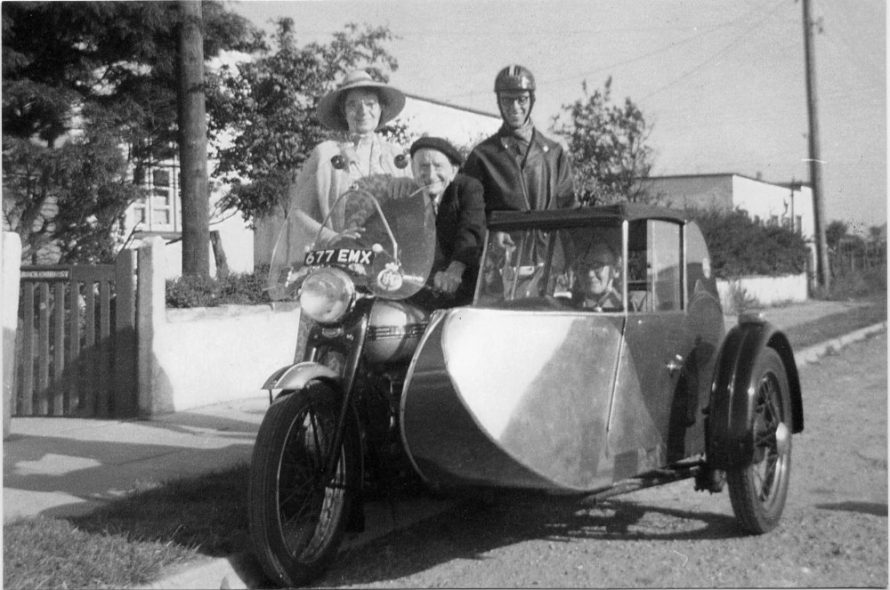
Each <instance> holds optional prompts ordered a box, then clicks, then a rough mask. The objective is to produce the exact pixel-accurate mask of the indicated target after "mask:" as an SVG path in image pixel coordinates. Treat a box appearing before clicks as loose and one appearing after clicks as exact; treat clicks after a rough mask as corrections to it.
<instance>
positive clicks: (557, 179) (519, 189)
mask: <svg viewBox="0 0 890 590" xmlns="http://www.w3.org/2000/svg"><path fill="white" fill-rule="evenodd" d="M494 91H495V94H496V95H497V102H498V110H499V111H500V113H501V119H503V124H502V125H501V128H500V129H499V130H498V131H497V133H495V134H494V135H492V136H491V137H489V138H487V139H485V140H484V141H482V143H480V144H479V145H477V146H476V147H475V148H474V149H473V151H472V152H471V153H470V155H469V157H468V158H467V162H466V164H465V165H464V168H463V172H464V173H465V174H467V175H468V176H472V177H473V178H476V179H478V180H479V181H480V182H481V183H482V186H483V187H484V189H485V211H486V213H490V212H491V211H496V210H502V209H512V210H540V209H557V208H565V207H575V206H577V201H576V199H575V191H574V187H573V184H572V165H571V161H570V160H569V155H568V154H567V153H566V151H565V150H564V149H563V148H562V146H561V145H560V144H559V143H557V142H556V141H553V140H552V139H550V138H548V137H545V136H544V135H543V134H542V133H541V132H540V131H538V130H537V129H536V128H535V126H534V124H533V123H532V120H531V113H532V108H533V107H534V105H535V78H534V76H533V75H532V73H531V72H530V71H529V70H528V69H527V68H525V67H523V66H520V65H510V66H507V67H506V68H504V69H502V70H501V71H500V72H499V73H498V75H497V77H496V78H495V81H494Z"/></svg>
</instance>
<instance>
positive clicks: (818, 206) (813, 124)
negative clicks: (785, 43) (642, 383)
mask: <svg viewBox="0 0 890 590" xmlns="http://www.w3.org/2000/svg"><path fill="white" fill-rule="evenodd" d="M802 2H803V40H804V56H805V58H806V73H807V115H808V117H809V123H810V132H809V148H810V149H809V152H810V186H811V187H812V189H813V216H814V221H815V225H816V228H815V229H816V236H815V238H816V259H817V260H816V280H817V282H818V284H819V285H820V286H822V287H824V288H825V289H828V288H829V287H831V267H830V266H829V263H828V242H827V240H826V239H825V206H824V204H823V201H822V158H821V156H820V155H819V119H818V117H817V116H816V104H817V103H816V61H815V56H814V51H813V25H814V23H813V22H812V17H811V15H810V0H802Z"/></svg>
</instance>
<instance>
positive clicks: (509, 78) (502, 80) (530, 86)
mask: <svg viewBox="0 0 890 590" xmlns="http://www.w3.org/2000/svg"><path fill="white" fill-rule="evenodd" d="M510 90H528V91H529V92H531V93H532V94H534V92H535V77H534V75H533V74H532V73H531V71H529V69H528V68H526V67H524V66H520V65H516V64H513V65H509V66H507V67H506V68H504V69H503V70H501V71H500V72H498V75H497V77H496V78H495V79H494V91H495V92H496V93H497V92H507V91H510Z"/></svg>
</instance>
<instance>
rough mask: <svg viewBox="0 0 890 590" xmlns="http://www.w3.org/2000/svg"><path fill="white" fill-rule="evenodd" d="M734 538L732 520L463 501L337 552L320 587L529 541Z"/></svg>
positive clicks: (619, 505)
mask: <svg viewBox="0 0 890 590" xmlns="http://www.w3.org/2000/svg"><path fill="white" fill-rule="evenodd" d="M738 535H740V532H739V529H738V527H737V524H736V520H735V518H734V517H732V516H731V515H727V514H716V513H713V512H706V511H687V510H681V509H671V508H665V507H663V506H653V505H647V504H640V503H637V502H633V501H630V500H609V501H604V502H602V503H599V504H597V505H596V506H595V507H584V506H582V505H580V504H579V503H578V502H569V501H567V500H555V501H554V500H553V499H540V498H538V499H532V500H522V501H510V502H509V503H503V504H497V505H489V506H486V505H484V504H483V503H481V502H472V501H467V502H464V503H462V504H459V505H457V506H456V507H455V508H453V509H451V510H449V511H447V512H445V513H443V514H441V515H439V516H437V517H435V518H433V519H430V520H426V521H424V522H422V523H419V524H417V525H415V526H414V527H411V528H410V529H407V530H403V531H399V532H396V533H393V534H391V535H388V536H387V537H384V538H382V539H380V540H378V541H376V542H374V543H373V544H371V545H369V546H365V547H362V548H358V549H355V550H353V551H349V552H344V553H341V555H340V556H339V557H338V558H337V560H336V561H335V562H334V566H333V568H332V569H331V570H330V571H329V572H328V574H327V575H326V576H325V577H324V578H322V579H321V580H319V581H317V585H320V586H343V585H358V586H361V585H364V584H372V583H377V582H382V581H386V580H393V579H398V578H401V577H405V576H410V575H412V574H416V573H418V572H421V571H424V570H427V569H429V568H432V567H434V566H436V565H439V564H442V563H445V562H448V561H451V560H456V559H457V560H459V559H464V560H481V559H486V556H485V554H486V553H487V552H489V551H492V550H495V549H498V548H501V547H507V546H510V545H512V544H516V543H521V542H524V541H530V540H542V541H548V542H551V543H567V542H572V541H576V540H580V539H593V540H596V539H601V540H609V541H639V540H665V541H674V540H684V539H692V540H707V539H725V538H730V537H735V536H738Z"/></svg>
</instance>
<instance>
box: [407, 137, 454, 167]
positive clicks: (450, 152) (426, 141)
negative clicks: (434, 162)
mask: <svg viewBox="0 0 890 590" xmlns="http://www.w3.org/2000/svg"><path fill="white" fill-rule="evenodd" d="M423 149H430V150H436V151H439V152H442V153H443V154H445V157H447V158H448V159H449V160H451V163H452V164H454V165H455V166H460V165H461V164H463V163H464V157H463V156H462V155H461V153H460V152H459V151H457V148H455V147H454V146H453V145H451V143H450V142H449V141H448V140H447V139H443V138H441V137H430V136H424V137H421V138H420V139H418V140H417V141H415V142H414V143H412V144H411V149H410V150H409V151H410V153H411V157H414V152H416V151H417V150H423Z"/></svg>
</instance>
